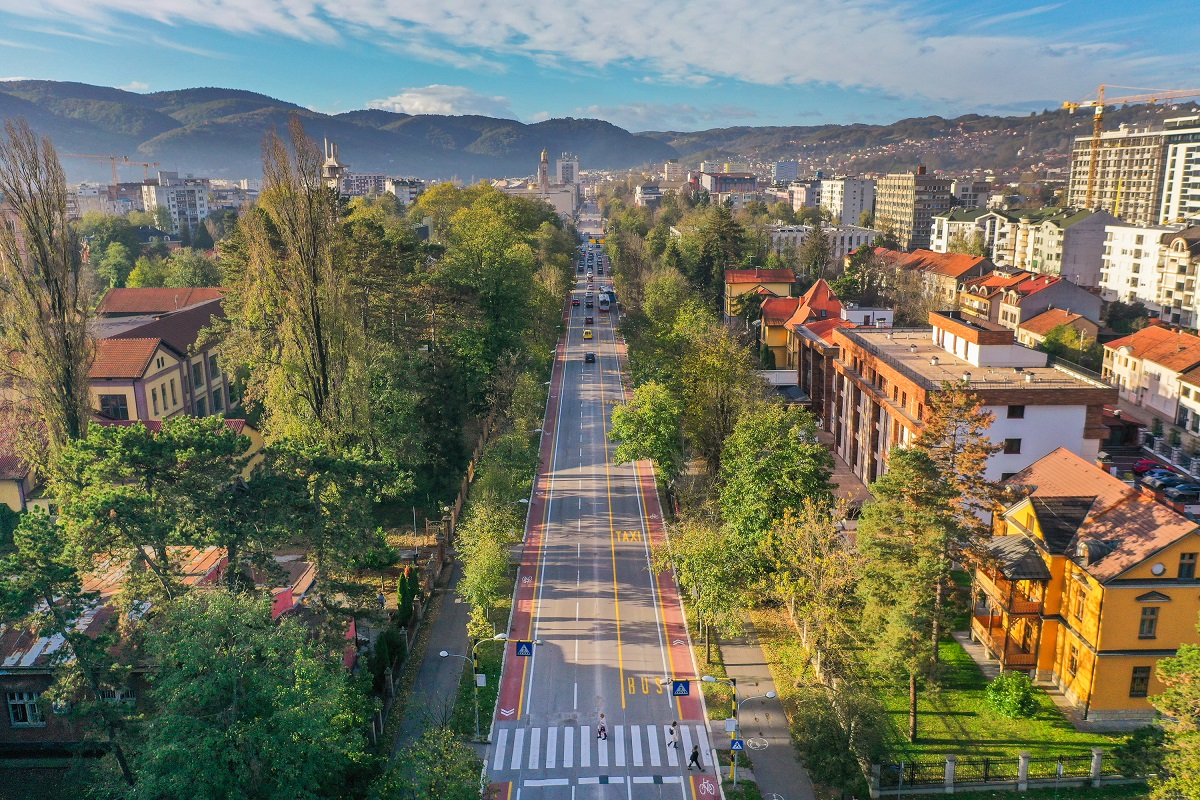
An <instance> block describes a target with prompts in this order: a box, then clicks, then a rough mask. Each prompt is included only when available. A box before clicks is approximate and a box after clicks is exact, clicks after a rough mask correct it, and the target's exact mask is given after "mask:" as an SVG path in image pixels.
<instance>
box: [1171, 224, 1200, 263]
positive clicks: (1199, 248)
mask: <svg viewBox="0 0 1200 800" xmlns="http://www.w3.org/2000/svg"><path fill="white" fill-rule="evenodd" d="M1176 239H1182V240H1183V242H1184V244H1186V245H1187V250H1188V254H1189V255H1192V256H1200V226H1193V227H1191V228H1184V229H1183V230H1181V231H1178V232H1175V233H1168V234H1165V235H1164V236H1163V237H1162V241H1163V244H1166V245H1170V244H1173V243H1174V242H1175V240H1176Z"/></svg>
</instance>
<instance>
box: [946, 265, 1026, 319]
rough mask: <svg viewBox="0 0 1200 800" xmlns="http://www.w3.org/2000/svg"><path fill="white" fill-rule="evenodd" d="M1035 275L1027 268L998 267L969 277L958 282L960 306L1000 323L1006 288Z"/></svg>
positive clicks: (971, 312)
mask: <svg viewBox="0 0 1200 800" xmlns="http://www.w3.org/2000/svg"><path fill="white" fill-rule="evenodd" d="M1033 277H1034V275H1033V273H1032V272H1026V271H1025V270H1020V269H1018V270H1012V269H1000V268H996V269H994V270H992V271H991V272H989V273H987V274H986V275H980V276H979V277H975V278H967V279H966V280H964V281H962V282H960V283H959V284H958V308H959V310H960V311H962V312H963V313H964V314H970V315H972V316H975V317H978V318H979V319H985V320H987V321H988V322H995V323H997V324H998V323H999V322H1000V304H1001V302H1002V301H1003V299H1004V292H1005V290H1006V289H1009V288H1012V287H1015V286H1018V285H1020V284H1021V283H1023V282H1025V281H1028V280H1031V279H1032V278H1033Z"/></svg>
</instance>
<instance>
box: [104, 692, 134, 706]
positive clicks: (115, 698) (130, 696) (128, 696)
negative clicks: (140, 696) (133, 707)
mask: <svg viewBox="0 0 1200 800" xmlns="http://www.w3.org/2000/svg"><path fill="white" fill-rule="evenodd" d="M100 699H101V700H107V701H109V702H110V703H132V702H134V701H136V700H137V696H136V695H135V694H134V693H133V690H132V689H101V690H100Z"/></svg>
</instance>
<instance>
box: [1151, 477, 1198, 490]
mask: <svg viewBox="0 0 1200 800" xmlns="http://www.w3.org/2000/svg"><path fill="white" fill-rule="evenodd" d="M1181 483H1191V479H1190V478H1185V477H1183V476H1182V475H1166V476H1163V477H1156V478H1151V479H1150V480H1148V481H1142V485H1143V486H1149V487H1150V488H1151V489H1154V490H1155V491H1162V490H1163V489H1170V488H1171V487H1172V486H1178V485H1179V484H1181Z"/></svg>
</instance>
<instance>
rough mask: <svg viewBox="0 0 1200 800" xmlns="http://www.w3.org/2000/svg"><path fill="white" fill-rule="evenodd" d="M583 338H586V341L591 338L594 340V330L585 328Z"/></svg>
mask: <svg viewBox="0 0 1200 800" xmlns="http://www.w3.org/2000/svg"><path fill="white" fill-rule="evenodd" d="M583 338H585V339H590V338H592V329H591V328H584V329H583Z"/></svg>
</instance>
